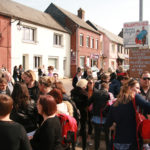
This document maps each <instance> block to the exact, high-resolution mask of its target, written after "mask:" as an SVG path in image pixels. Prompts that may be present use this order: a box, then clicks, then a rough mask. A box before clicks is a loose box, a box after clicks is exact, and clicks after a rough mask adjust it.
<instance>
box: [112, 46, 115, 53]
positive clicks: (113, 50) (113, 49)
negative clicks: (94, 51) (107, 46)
mask: <svg viewBox="0 0 150 150" xmlns="http://www.w3.org/2000/svg"><path fill="white" fill-rule="evenodd" d="M112 52H113V53H115V44H112Z"/></svg>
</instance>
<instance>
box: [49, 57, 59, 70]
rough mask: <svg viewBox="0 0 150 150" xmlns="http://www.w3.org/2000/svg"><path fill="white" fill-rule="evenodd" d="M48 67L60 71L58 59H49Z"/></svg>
mask: <svg viewBox="0 0 150 150" xmlns="http://www.w3.org/2000/svg"><path fill="white" fill-rule="evenodd" d="M48 66H53V67H54V68H55V69H58V58H53V57H50V58H48Z"/></svg>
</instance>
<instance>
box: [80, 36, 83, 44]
mask: <svg viewBox="0 0 150 150" xmlns="http://www.w3.org/2000/svg"><path fill="white" fill-rule="evenodd" d="M80 46H83V34H80Z"/></svg>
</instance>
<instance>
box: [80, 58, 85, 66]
mask: <svg viewBox="0 0 150 150" xmlns="http://www.w3.org/2000/svg"><path fill="white" fill-rule="evenodd" d="M81 59H83V60H84V61H83V64H81ZM84 63H85V56H80V67H81V68H84Z"/></svg>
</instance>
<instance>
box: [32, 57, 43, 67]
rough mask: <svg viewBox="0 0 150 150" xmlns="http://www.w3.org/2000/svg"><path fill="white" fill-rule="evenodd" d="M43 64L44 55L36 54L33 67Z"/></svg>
mask: <svg viewBox="0 0 150 150" xmlns="http://www.w3.org/2000/svg"><path fill="white" fill-rule="evenodd" d="M40 66H42V56H39V55H35V56H33V68H34V69H38V67H40Z"/></svg>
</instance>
